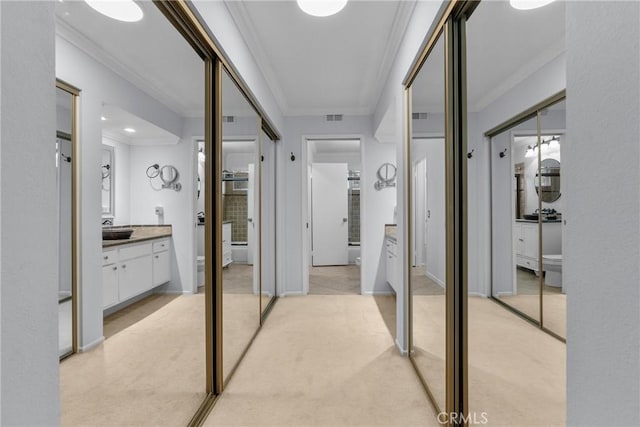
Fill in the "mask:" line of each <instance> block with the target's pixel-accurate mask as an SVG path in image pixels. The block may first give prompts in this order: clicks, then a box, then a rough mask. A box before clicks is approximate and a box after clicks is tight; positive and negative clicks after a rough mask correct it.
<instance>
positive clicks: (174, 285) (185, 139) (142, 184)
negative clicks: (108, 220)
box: [116, 119, 204, 293]
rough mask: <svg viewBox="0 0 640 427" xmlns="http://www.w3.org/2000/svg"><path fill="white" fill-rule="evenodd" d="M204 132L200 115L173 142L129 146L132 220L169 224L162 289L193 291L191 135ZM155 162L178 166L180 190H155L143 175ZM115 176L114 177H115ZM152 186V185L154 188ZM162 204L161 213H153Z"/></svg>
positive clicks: (194, 151)
mask: <svg viewBox="0 0 640 427" xmlns="http://www.w3.org/2000/svg"><path fill="white" fill-rule="evenodd" d="M203 134H204V122H203V120H202V119H189V120H186V121H185V129H184V131H183V133H182V137H181V139H180V141H179V142H178V144H176V145H156V146H135V145H133V146H131V147H130V170H129V182H128V184H129V187H130V191H131V198H130V201H129V204H130V207H131V223H132V224H171V226H172V232H173V239H172V240H173V250H172V253H171V259H172V261H171V262H172V273H171V283H170V284H169V285H166V286H164V287H163V288H161V291H164V292H177V293H181V292H196V291H197V284H196V283H195V277H194V271H195V270H194V268H195V262H196V252H195V250H194V248H195V238H196V236H195V232H196V212H194V211H193V206H194V197H195V194H194V192H195V191H196V190H195V181H194V179H195V178H194V177H195V170H194V168H195V166H196V165H195V161H194V158H195V157H196V156H197V152H198V146H197V142H196V141H195V138H197V137H199V136H201V135H203ZM154 163H157V164H159V165H160V167H162V166H164V165H173V166H175V167H176V169H178V173H179V179H178V182H179V183H180V184H182V189H181V190H180V191H175V190H172V189H162V190H159V191H158V190H157V188H158V180H154V183H153V186H152V184H151V183H150V180H149V178H148V177H147V175H146V170H147V168H148V167H149V166H150V165H152V164H154ZM116 179H117V178H116ZM154 188H155V189H154ZM156 206H162V207H163V209H164V216H162V217H159V216H157V215H156V214H155V207H156Z"/></svg>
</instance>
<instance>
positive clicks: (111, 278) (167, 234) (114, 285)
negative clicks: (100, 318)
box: [102, 226, 171, 309]
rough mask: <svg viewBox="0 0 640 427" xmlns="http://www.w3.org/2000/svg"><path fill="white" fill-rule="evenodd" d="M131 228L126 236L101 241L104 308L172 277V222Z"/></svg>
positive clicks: (124, 300) (121, 301) (141, 292)
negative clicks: (124, 237) (129, 234)
mask: <svg viewBox="0 0 640 427" xmlns="http://www.w3.org/2000/svg"><path fill="white" fill-rule="evenodd" d="M131 228H133V229H134V232H133V234H132V235H131V238H129V239H122V240H103V242H102V307H103V309H108V308H111V307H114V306H116V305H118V304H121V303H123V302H126V301H128V300H130V299H131V298H133V297H135V296H138V295H140V294H143V293H144V292H147V291H149V290H151V289H153V288H155V287H157V286H160V285H163V284H165V283H167V282H169V281H170V280H171V257H170V249H171V226H158V227H145V226H134V227H131Z"/></svg>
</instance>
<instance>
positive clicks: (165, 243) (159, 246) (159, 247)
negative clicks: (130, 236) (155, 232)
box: [153, 239, 171, 253]
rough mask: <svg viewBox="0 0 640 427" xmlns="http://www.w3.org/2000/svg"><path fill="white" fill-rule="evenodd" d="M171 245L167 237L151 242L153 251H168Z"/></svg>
mask: <svg viewBox="0 0 640 427" xmlns="http://www.w3.org/2000/svg"><path fill="white" fill-rule="evenodd" d="M170 247H171V243H170V242H169V239H163V240H158V241H157V242H153V253H156V252H162V251H168V250H169V248H170Z"/></svg>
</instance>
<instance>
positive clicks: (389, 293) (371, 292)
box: [362, 291, 396, 296]
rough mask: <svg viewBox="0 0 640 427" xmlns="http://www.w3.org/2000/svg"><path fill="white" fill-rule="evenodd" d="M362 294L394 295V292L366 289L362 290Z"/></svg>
mask: <svg viewBox="0 0 640 427" xmlns="http://www.w3.org/2000/svg"><path fill="white" fill-rule="evenodd" d="M362 295H366V296H394V295H396V293H395V292H394V291H368V292H363V293H362Z"/></svg>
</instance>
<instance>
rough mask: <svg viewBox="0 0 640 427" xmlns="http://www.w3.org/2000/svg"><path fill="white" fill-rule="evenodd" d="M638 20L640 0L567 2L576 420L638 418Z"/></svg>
mask: <svg viewBox="0 0 640 427" xmlns="http://www.w3.org/2000/svg"><path fill="white" fill-rule="evenodd" d="M639 23H640V4H639V3H638V2H605V1H599V2H575V3H574V2H567V129H568V142H567V144H566V145H565V149H564V150H563V158H564V161H563V172H564V176H565V179H566V187H565V188H566V193H567V194H566V197H567V199H566V209H565V210H566V219H567V225H566V230H565V233H566V234H565V236H566V240H565V243H566V244H565V253H566V257H565V258H564V259H563V273H564V278H563V281H566V282H567V288H568V291H567V303H568V307H567V424H568V425H570V426H585V425H594V426H595V425H607V426H615V425H620V426H621V425H639V424H640V387H639V385H640V338H639V337H640V307H639V301H640V294H639V289H640V286H639V283H640V271H639V269H640V263H639V259H640V250H639V246H640V227H639V224H640V206H639V190H640V168H638V162H639V161H640V144H639V143H638V141H639V139H640V121H639V120H638V117H640V104H639V102H640V98H639V97H638V93H640V46H639V42H640V29H639ZM596 171H598V172H597V173H596ZM601 207H604V208H605V209H606V211H605V212H606V214H604V215H603V214H602V211H601V210H600V209H599V208H601Z"/></svg>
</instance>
